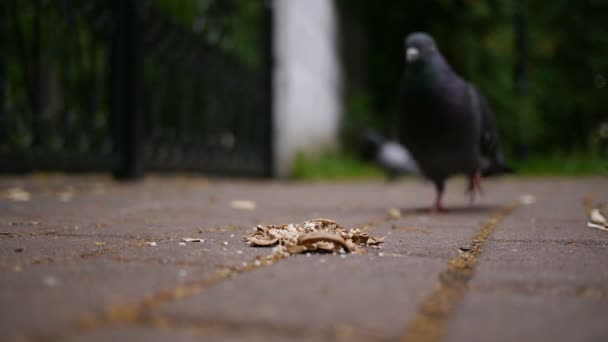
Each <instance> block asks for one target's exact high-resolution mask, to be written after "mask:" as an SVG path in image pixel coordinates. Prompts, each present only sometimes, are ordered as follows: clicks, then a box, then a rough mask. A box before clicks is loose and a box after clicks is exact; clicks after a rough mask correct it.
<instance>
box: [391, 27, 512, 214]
mask: <svg viewBox="0 0 608 342" xmlns="http://www.w3.org/2000/svg"><path fill="white" fill-rule="evenodd" d="M405 60H406V67H405V71H404V74H403V78H402V82H401V89H400V94H399V101H400V109H399V112H398V121H399V123H398V130H399V142H400V143H402V144H403V145H404V146H405V147H406V148H407V149H408V150H409V151H410V152H411V154H412V156H413V158H414V159H415V160H416V162H417V164H418V167H419V168H420V171H421V173H422V174H423V175H424V176H425V177H426V178H428V179H429V180H431V181H432V182H433V183H434V184H435V190H436V199H435V202H434V204H433V206H432V207H431V210H432V211H444V210H445V209H444V207H443V205H442V196H443V192H444V189H445V181H446V179H448V178H449V177H450V176H452V175H455V174H464V175H466V177H467V178H468V186H467V192H468V193H469V195H470V196H471V203H472V202H473V200H474V198H475V193H476V192H479V193H481V191H482V189H481V177H482V176H484V177H486V176H492V175H499V174H503V173H510V172H513V169H512V168H511V167H509V166H508V165H507V164H506V162H505V159H504V157H503V154H502V151H501V148H500V139H499V135H498V129H497V127H496V120H495V117H494V113H493V112H492V109H491V108H490V106H489V104H488V102H487V100H486V99H485V98H484V97H483V95H482V94H481V93H480V91H479V90H478V89H477V88H476V87H475V85H473V84H472V83H470V82H467V81H465V80H464V79H463V78H462V77H460V76H459V75H458V74H457V73H456V72H455V71H454V70H453V69H452V67H451V66H450V65H449V64H448V63H447V61H446V60H445V58H444V57H443V55H442V54H441V52H440V51H439V49H438V48H437V45H436V44H435V41H434V39H433V38H432V37H431V36H430V35H429V34H427V33H424V32H416V33H412V34H409V35H408V36H407V37H406V38H405Z"/></svg>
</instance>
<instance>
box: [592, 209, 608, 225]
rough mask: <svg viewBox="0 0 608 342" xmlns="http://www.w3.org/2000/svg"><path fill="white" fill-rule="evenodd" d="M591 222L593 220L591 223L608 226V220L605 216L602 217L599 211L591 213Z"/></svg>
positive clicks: (593, 210) (595, 210)
mask: <svg viewBox="0 0 608 342" xmlns="http://www.w3.org/2000/svg"><path fill="white" fill-rule="evenodd" d="M589 220H591V222H593V223H597V224H601V225H604V226H605V225H607V224H608V220H607V219H606V217H605V216H604V215H602V213H601V212H600V211H599V209H592V210H591V212H590V213H589Z"/></svg>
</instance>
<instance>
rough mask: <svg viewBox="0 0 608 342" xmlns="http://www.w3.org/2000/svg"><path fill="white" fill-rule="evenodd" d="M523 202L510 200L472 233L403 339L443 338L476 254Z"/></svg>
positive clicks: (450, 261)
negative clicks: (467, 245)
mask: <svg viewBox="0 0 608 342" xmlns="http://www.w3.org/2000/svg"><path fill="white" fill-rule="evenodd" d="M520 205H521V204H520V203H516V204H511V205H509V206H507V207H504V208H503V209H502V210H500V211H499V212H497V213H495V214H493V215H492V216H491V217H490V218H489V219H488V220H486V222H485V223H484V224H483V226H482V227H481V229H480V230H479V231H478V232H477V234H476V235H475V236H474V237H473V240H472V241H471V243H470V246H471V247H470V250H469V251H467V252H462V251H461V252H460V255H459V256H458V257H456V258H453V259H451V260H449V261H448V268H447V269H446V270H445V271H443V272H442V273H441V274H440V275H439V282H438V283H437V284H436V285H435V288H434V289H433V291H432V292H431V293H430V294H429V295H428V296H427V297H426V298H425V299H424V301H423V302H422V305H421V306H420V309H419V310H418V313H417V315H416V317H415V318H414V320H413V321H412V322H411V323H410V324H409V325H408V326H407V328H406V330H405V333H404V334H403V336H402V340H403V341H440V340H441V339H442V337H443V336H444V334H445V329H446V326H445V325H446V322H447V319H448V318H449V316H450V314H451V313H452V312H454V309H455V308H456V306H457V305H458V304H459V303H460V302H461V300H462V299H463V298H464V296H465V294H466V293H467V291H468V289H469V287H468V282H469V281H470V280H471V278H472V277H473V270H474V267H475V264H476V263H477V257H478V256H479V255H481V253H482V252H483V247H484V245H485V244H486V242H487V241H488V238H489V236H490V235H491V234H492V232H493V231H494V229H495V228H496V226H497V225H498V224H499V223H500V222H501V221H502V220H503V219H504V218H505V217H506V216H507V215H509V214H510V213H512V212H513V211H514V210H515V209H517V208H518V207H519V206H520Z"/></svg>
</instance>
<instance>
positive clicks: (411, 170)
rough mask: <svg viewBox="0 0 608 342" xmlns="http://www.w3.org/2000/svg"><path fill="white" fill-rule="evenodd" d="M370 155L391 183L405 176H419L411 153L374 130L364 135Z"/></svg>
mask: <svg viewBox="0 0 608 342" xmlns="http://www.w3.org/2000/svg"><path fill="white" fill-rule="evenodd" d="M363 142H364V144H365V145H366V146H367V149H368V151H369V152H368V154H371V157H372V159H374V161H375V162H377V163H378V164H379V165H380V166H381V167H382V168H383V169H384V171H385V172H386V174H387V178H388V180H389V181H393V180H395V179H396V178H397V177H398V176H400V175H404V174H419V170H418V165H417V164H416V161H415V160H414V158H412V155H411V154H410V152H409V151H408V150H407V149H406V148H405V147H403V145H401V144H399V143H398V142H396V141H390V140H388V139H387V138H386V137H384V136H382V135H381V134H379V133H378V132H376V131H374V130H367V131H366V132H365V133H364V134H363Z"/></svg>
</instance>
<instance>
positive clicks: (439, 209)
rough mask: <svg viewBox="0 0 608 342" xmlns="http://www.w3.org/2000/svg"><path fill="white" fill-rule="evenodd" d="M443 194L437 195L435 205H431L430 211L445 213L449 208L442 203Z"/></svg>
mask: <svg viewBox="0 0 608 342" xmlns="http://www.w3.org/2000/svg"><path fill="white" fill-rule="evenodd" d="M441 197H442V196H441V195H438V196H437V199H436V200H435V203H433V206H431V207H430V208H429V212H431V213H445V212H447V211H448V210H447V209H446V208H444V207H443V204H441Z"/></svg>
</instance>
